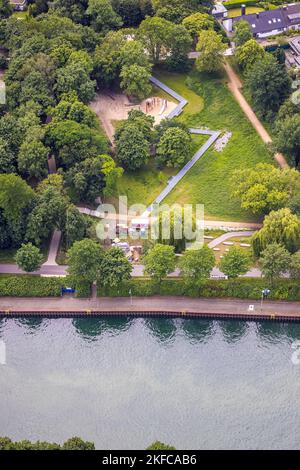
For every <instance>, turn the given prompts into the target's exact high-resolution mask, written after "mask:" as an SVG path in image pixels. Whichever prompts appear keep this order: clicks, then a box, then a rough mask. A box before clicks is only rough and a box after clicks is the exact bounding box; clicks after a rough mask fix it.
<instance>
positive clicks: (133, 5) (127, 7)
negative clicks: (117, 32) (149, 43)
mask: <svg viewBox="0 0 300 470" xmlns="http://www.w3.org/2000/svg"><path fill="white" fill-rule="evenodd" d="M112 5H113V7H114V10H115V11H116V12H117V13H118V15H120V16H121V18H122V20H123V23H124V27H131V26H138V25H139V24H140V23H141V21H142V20H144V19H145V16H146V15H149V16H152V15H153V7H152V1H151V0H112Z"/></svg>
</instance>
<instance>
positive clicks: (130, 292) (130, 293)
mask: <svg viewBox="0 0 300 470" xmlns="http://www.w3.org/2000/svg"><path fill="white" fill-rule="evenodd" d="M129 295H130V305H132V291H131V289H129Z"/></svg>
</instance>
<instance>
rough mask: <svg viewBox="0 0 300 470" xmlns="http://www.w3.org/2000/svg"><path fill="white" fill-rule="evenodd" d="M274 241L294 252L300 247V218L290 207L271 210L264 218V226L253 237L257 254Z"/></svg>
mask: <svg viewBox="0 0 300 470" xmlns="http://www.w3.org/2000/svg"><path fill="white" fill-rule="evenodd" d="M274 243H277V244H280V245H282V246H284V247H285V248H286V249H287V250H288V251H290V252H292V253H293V252H295V251H297V250H298V249H299V248H300V218H299V217H298V216H297V215H295V214H292V212H291V211H290V209H288V208H284V209H280V210H278V211H272V212H270V214H269V215H267V216H266V217H265V219H264V223H263V227H262V228H261V229H260V230H259V231H258V232H256V233H255V234H254V235H253V237H252V246H253V251H254V253H255V255H256V256H259V255H260V253H261V252H262V251H263V250H265V249H266V248H267V247H268V246H269V245H270V244H274Z"/></svg>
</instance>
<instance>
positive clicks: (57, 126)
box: [45, 120, 107, 168]
mask: <svg viewBox="0 0 300 470" xmlns="http://www.w3.org/2000/svg"><path fill="white" fill-rule="evenodd" d="M45 140H46V143H47V144H48V145H49V146H51V148H52V149H53V151H54V153H55V154H56V155H57V156H58V157H59V158H60V159H61V161H62V163H63V165H64V166H65V167H66V168H70V167H72V166H73V165H74V164H76V163H78V162H81V161H82V160H84V159H86V158H89V157H94V156H96V155H99V154H102V153H106V151H107V140H106V138H105V137H104V135H103V134H102V133H100V132H99V131H98V130H95V129H91V128H90V127H88V126H86V125H85V124H79V123H78V122H75V121H71V120H64V121H54V122H51V123H50V124H49V125H48V127H47V132H46V139H45Z"/></svg>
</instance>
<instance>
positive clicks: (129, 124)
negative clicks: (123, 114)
mask: <svg viewBox="0 0 300 470" xmlns="http://www.w3.org/2000/svg"><path fill="white" fill-rule="evenodd" d="M153 124H154V118H153V117H152V116H147V115H145V114H144V113H143V112H141V111H138V110H132V111H130V112H129V115H128V119H127V120H126V121H123V122H122V123H121V124H120V125H119V126H118V128H117V130H116V133H115V142H116V157H117V159H118V162H119V164H120V165H121V166H122V167H123V168H125V169H126V170H130V171H135V170H138V169H139V168H141V167H142V166H143V165H145V164H146V163H147V162H148V160H149V158H150V155H151V151H152V153H153V152H154V153H155V160H156V165H157V167H158V168H163V167H165V166H172V167H175V168H178V167H181V166H182V165H183V164H184V163H185V162H186V160H187V159H188V158H189V155H190V152H191V145H192V140H191V135H190V133H189V131H188V128H187V127H186V126H185V125H183V124H181V123H179V122H177V121H173V120H168V119H165V120H163V121H162V122H161V123H160V124H159V125H158V126H156V127H155V128H153Z"/></svg>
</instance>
